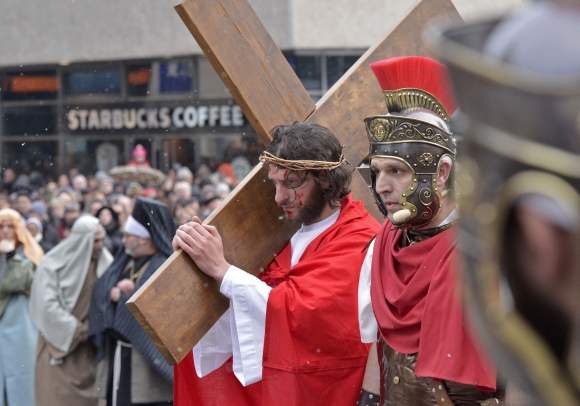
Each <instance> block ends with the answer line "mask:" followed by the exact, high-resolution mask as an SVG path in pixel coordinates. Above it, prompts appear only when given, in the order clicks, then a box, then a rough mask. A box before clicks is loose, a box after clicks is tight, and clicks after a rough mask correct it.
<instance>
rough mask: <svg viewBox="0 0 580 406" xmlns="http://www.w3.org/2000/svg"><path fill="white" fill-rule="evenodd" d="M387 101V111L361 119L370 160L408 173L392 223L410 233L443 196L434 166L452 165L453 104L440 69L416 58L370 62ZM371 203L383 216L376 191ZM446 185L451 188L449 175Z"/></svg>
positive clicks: (430, 216)
mask: <svg viewBox="0 0 580 406" xmlns="http://www.w3.org/2000/svg"><path fill="white" fill-rule="evenodd" d="M371 69H372V70H373V72H374V74H375V76H376V77H377V79H378V81H379V84H380V86H381V89H382V91H383V94H384V97H385V101H386V103H387V113H386V114H383V115H376V116H370V117H366V118H365V119H364V122H365V126H366V130H367V135H368V138H369V142H370V151H369V160H370V159H372V158H374V157H383V158H393V159H397V160H400V161H402V162H404V163H405V164H406V165H408V166H409V168H410V169H411V171H412V172H413V177H412V181H411V184H410V185H409V187H408V188H407V190H405V192H404V193H403V194H402V196H401V198H400V200H399V205H400V208H401V210H400V211H398V212H397V213H395V215H394V216H393V217H394V221H395V223H396V224H397V225H398V226H399V227H402V228H405V229H411V228H418V227H423V226H425V225H427V224H429V223H430V222H431V221H433V219H434V218H435V216H437V214H438V213H439V210H440V209H441V203H442V199H443V195H444V193H446V192H445V191H443V190H439V188H438V187H437V173H438V171H439V164H440V163H441V162H442V161H443V160H449V161H450V163H451V164H452V168H453V167H454V160H455V152H456V151H455V149H456V144H455V138H454V137H453V135H452V134H451V132H450V131H449V120H450V118H451V115H452V114H453V112H454V111H455V108H456V104H455V100H454V96H453V91H452V89H451V86H450V82H449V79H448V77H447V69H446V68H445V66H444V65H442V64H440V63H439V62H436V61H434V60H432V59H429V58H426V57H420V56H410V57H398V58H391V59H386V60H383V61H379V62H376V63H373V64H371ZM371 182H372V189H373V193H374V195H375V200H376V202H377V205H378V206H379V209H380V210H381V212H382V213H383V215H385V216H387V210H386V208H385V207H384V205H383V203H382V201H381V198H380V196H379V195H378V194H377V192H376V187H375V186H376V177H375V175H374V174H372V173H371ZM448 185H450V186H451V188H453V177H452V176H451V177H450V180H449V181H448Z"/></svg>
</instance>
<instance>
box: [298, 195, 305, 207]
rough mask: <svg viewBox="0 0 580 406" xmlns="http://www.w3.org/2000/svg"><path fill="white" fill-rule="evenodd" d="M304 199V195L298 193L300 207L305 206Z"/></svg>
mask: <svg viewBox="0 0 580 406" xmlns="http://www.w3.org/2000/svg"><path fill="white" fill-rule="evenodd" d="M303 199H304V193H296V201H297V202H298V204H299V205H300V206H304V202H303Z"/></svg>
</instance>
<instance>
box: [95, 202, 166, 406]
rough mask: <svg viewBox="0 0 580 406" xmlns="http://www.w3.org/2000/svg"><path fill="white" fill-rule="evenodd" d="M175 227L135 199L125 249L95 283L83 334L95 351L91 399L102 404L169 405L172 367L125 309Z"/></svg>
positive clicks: (155, 207)
mask: <svg viewBox="0 0 580 406" xmlns="http://www.w3.org/2000/svg"><path fill="white" fill-rule="evenodd" d="M174 233H175V225H174V223H173V218H172V215H171V211H170V210H169V208H168V207H167V206H166V205H165V204H163V203H160V202H157V201H154V200H151V199H146V198H143V197H138V198H137V201H136V203H135V208H134V209H133V213H132V214H131V215H130V216H129V218H128V219H127V222H126V224H125V227H124V230H123V240H122V242H123V245H124V247H125V250H124V251H123V250H119V251H118V252H117V253H116V256H115V260H114V261H113V263H112V264H111V266H110V267H109V269H108V270H107V271H106V273H105V274H104V275H103V277H102V278H101V279H99V281H98V282H97V284H96V286H95V290H94V293H93V299H92V303H91V311H90V316H89V336H90V337H91V338H92V339H93V341H94V342H95V344H96V345H97V347H98V351H97V361H98V362H100V364H99V369H100V371H101V372H104V371H105V370H107V371H108V372H107V373H106V374H105V373H101V374H98V375H99V376H100V377H106V379H98V380H97V383H96V385H95V388H96V391H97V396H98V397H105V396H106V398H107V404H108V405H117V406H130V405H136V404H142V403H145V404H147V405H158V404H159V405H161V404H163V405H167V404H172V399H173V368H172V367H171V366H170V365H168V364H167V363H166V362H165V360H164V359H163V356H162V355H161V353H160V352H159V351H158V350H157V348H156V347H155V345H154V344H153V342H152V341H151V340H150V339H149V337H148V336H147V334H146V333H145V331H144V330H143V329H142V328H141V326H140V325H139V323H138V322H137V320H136V319H135V318H134V317H133V315H132V314H131V313H130V311H129V309H128V308H127V307H126V306H125V303H126V302H127V300H128V299H129V298H130V297H131V295H132V294H133V292H135V291H136V290H137V289H139V288H140V287H141V286H142V285H143V284H144V283H145V282H146V281H147V279H149V277H150V276H151V275H152V274H153V273H154V272H155V271H156V270H157V268H159V266H161V264H163V262H165V260H166V259H167V258H168V257H169V256H170V255H171V254H172V253H173V248H172V246H171V240H172V237H173V235H174Z"/></svg>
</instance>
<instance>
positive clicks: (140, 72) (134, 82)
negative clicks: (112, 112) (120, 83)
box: [127, 63, 151, 96]
mask: <svg viewBox="0 0 580 406" xmlns="http://www.w3.org/2000/svg"><path fill="white" fill-rule="evenodd" d="M150 83H151V64H150V63H147V64H141V65H129V66H127V94H128V95H129V96H147V95H148V94H149V93H150V88H149V86H150Z"/></svg>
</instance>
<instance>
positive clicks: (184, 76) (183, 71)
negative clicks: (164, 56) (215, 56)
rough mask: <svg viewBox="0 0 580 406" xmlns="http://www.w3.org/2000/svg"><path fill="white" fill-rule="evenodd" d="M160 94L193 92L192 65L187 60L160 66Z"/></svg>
mask: <svg viewBox="0 0 580 406" xmlns="http://www.w3.org/2000/svg"><path fill="white" fill-rule="evenodd" d="M159 74H160V76H159V93H162V94H163V93H187V92H191V85H192V81H191V78H192V76H193V75H192V72H191V64H190V63H189V61H187V60H182V61H169V62H161V63H160V64H159Z"/></svg>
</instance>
